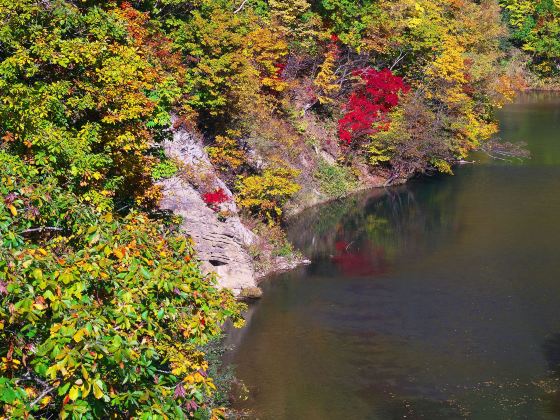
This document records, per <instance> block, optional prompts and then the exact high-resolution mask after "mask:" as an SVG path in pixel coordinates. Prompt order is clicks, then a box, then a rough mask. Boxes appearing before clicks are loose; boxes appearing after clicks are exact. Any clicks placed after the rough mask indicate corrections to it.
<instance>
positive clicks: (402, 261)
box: [228, 94, 560, 420]
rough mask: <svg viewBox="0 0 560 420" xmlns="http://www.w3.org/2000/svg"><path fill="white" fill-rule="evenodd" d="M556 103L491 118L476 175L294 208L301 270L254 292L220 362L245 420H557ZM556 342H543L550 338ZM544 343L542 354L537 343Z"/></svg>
mask: <svg viewBox="0 0 560 420" xmlns="http://www.w3.org/2000/svg"><path fill="white" fill-rule="evenodd" d="M559 110H560V96H558V95H556V96H554V95H540V94H536V95H527V96H524V97H522V98H520V100H519V102H518V103H516V104H515V105H512V106H510V107H508V108H506V109H505V110H503V112H501V114H500V120H501V121H502V137H503V138H505V139H508V140H512V141H519V140H524V141H527V142H528V144H529V148H530V149H531V152H532V153H533V159H531V161H529V162H525V163H523V164H518V163H514V164H504V163H502V162H497V161H487V162H485V164H484V165H476V166H475V165H473V166H465V167H461V168H458V169H457V174H456V176H454V177H434V178H428V179H422V180H416V181H413V182H411V183H410V184H408V185H406V186H402V187H398V188H392V189H387V190H374V191H370V192H367V193H363V194H358V195H356V196H353V197H350V198H348V199H345V200H341V201H338V202H334V203H331V204H328V205H325V206H320V207H317V208H314V209H310V210H309V211H307V212H305V213H304V214H302V215H301V216H299V217H298V218H297V219H296V220H294V221H293V222H292V223H291V225H290V226H289V236H290V238H291V240H292V241H293V242H294V244H295V245H296V246H297V247H298V248H299V249H301V250H302V252H303V253H304V254H306V255H307V256H309V257H310V258H311V259H312V261H313V263H312V264H311V265H310V266H308V267H303V268H300V269H298V270H295V271H294V272H290V273H285V274H282V275H280V276H277V277H275V278H273V279H270V280H269V281H267V282H265V283H264V284H263V288H264V292H265V293H264V297H263V299H262V300H261V301H260V302H258V303H256V304H255V305H253V306H252V307H251V308H250V311H249V313H248V322H247V327H246V328H245V329H243V330H241V331H239V332H235V333H233V334H232V335H231V337H230V342H231V343H233V344H234V345H235V346H236V350H235V351H234V352H233V353H231V354H230V355H229V356H228V360H230V361H231V362H232V363H233V364H235V365H236V366H237V374H238V376H239V377H240V378H241V379H242V380H243V381H244V382H245V383H246V384H247V386H248V388H249V390H250V396H249V399H248V400H247V401H244V402H238V403H236V408H240V409H250V410H251V412H252V415H251V418H258V419H279V420H280V419H290V420H291V419H306V420H307V419H309V420H313V419H321V420H324V419H325V420H328V419H340V418H351V419H354V418H356V419H372V420H373V419H380V420H386V419H387V420H389V419H404V418H406V419H455V418H468V419H493V420H494V419H497V420H499V419H508V420H509V419H554V418H560V399H559V398H558V396H557V395H558V394H557V393H556V391H557V390H558V389H560V388H559V387H558V384H559V382H560V334H556V333H557V332H558V331H560V311H558V297H559V296H560V281H559V279H560V258H559V252H558V238H560V223H559V222H558V214H560V194H558V191H560V138H559V136H558V133H559V132H560V111H559ZM555 334H556V335H555ZM543 343H544V344H543Z"/></svg>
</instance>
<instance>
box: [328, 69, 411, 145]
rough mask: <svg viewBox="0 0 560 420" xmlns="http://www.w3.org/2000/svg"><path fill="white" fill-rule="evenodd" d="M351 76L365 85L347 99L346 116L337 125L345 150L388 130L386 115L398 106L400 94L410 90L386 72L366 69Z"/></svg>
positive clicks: (399, 79)
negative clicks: (367, 137) (357, 142)
mask: <svg viewBox="0 0 560 420" xmlns="http://www.w3.org/2000/svg"><path fill="white" fill-rule="evenodd" d="M353 74H354V76H359V77H361V79H362V81H363V82H364V84H363V85H362V86H360V87H359V88H358V89H357V90H355V91H354V92H353V93H352V94H351V95H350V99H349V100H348V104H347V105H346V107H345V108H346V114H345V115H344V117H343V118H341V119H340V120H339V121H338V135H339V137H340V140H342V141H343V142H344V144H345V145H347V146H350V145H351V144H352V143H353V141H354V140H356V139H357V138H360V137H363V136H367V135H371V134H375V133H378V132H379V131H383V130H387V129H388V123H389V121H388V119H387V114H388V113H389V111H390V110H391V109H393V108H394V107H396V106H397V105H398V104H399V93H400V92H402V93H407V92H408V91H409V90H410V87H409V86H408V85H407V84H406V83H404V81H403V79H402V78H401V77H398V76H395V75H394V74H393V73H392V72H391V70H389V69H383V70H381V71H378V70H375V69H372V68H365V69H360V70H356V71H354V73H353Z"/></svg>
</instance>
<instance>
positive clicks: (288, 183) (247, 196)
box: [236, 168, 301, 225]
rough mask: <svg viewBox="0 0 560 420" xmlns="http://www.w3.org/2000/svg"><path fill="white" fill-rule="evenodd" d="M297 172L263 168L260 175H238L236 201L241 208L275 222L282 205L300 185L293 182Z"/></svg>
mask: <svg viewBox="0 0 560 420" xmlns="http://www.w3.org/2000/svg"><path fill="white" fill-rule="evenodd" d="M297 175H298V172H297V171H295V170H293V169H286V168H276V169H265V171H264V172H263V173H262V175H251V176H248V177H240V178H239V180H238V182H237V184H236V188H237V190H238V195H237V203H238V204H239V206H240V207H241V208H245V209H248V210H249V211H251V212H252V213H253V214H255V215H258V216H260V217H262V218H263V219H264V220H266V221H267V222H268V223H269V224H271V225H272V224H275V223H277V222H278V221H279V219H280V217H281V216H282V206H283V205H284V204H285V203H286V201H288V200H289V199H290V198H291V197H292V196H293V195H294V194H296V193H297V192H298V191H299V190H300V189H301V187H300V186H299V185H298V184H297V183H295V182H294V178H295V177H296V176H297Z"/></svg>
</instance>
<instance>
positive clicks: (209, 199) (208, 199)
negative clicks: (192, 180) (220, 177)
mask: <svg viewBox="0 0 560 420" xmlns="http://www.w3.org/2000/svg"><path fill="white" fill-rule="evenodd" d="M202 199H203V200H204V202H205V203H206V205H207V206H208V207H210V208H212V209H214V210H216V209H217V208H218V207H219V205H220V204H223V203H226V202H228V201H229V200H230V198H229V196H228V195H227V194H226V192H225V191H224V190H223V189H222V188H218V189H216V191H214V192H210V193H206V194H204V195H203V196H202Z"/></svg>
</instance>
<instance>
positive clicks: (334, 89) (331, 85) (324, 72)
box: [313, 44, 340, 104]
mask: <svg viewBox="0 0 560 420" xmlns="http://www.w3.org/2000/svg"><path fill="white" fill-rule="evenodd" d="M338 55H339V51H338V48H337V47H336V45H334V44H333V45H332V46H331V48H329V49H328V51H327V52H326V54H325V61H323V64H321V67H320V68H319V73H317V76H316V77H315V80H314V81H313V84H314V85H315V88H316V89H317V92H318V98H319V102H321V103H322V104H329V103H332V102H333V99H332V97H333V96H334V95H335V94H337V93H338V92H339V91H340V85H339V84H338V83H337V76H336V74H335V72H334V71H335V65H336V60H337V59H338Z"/></svg>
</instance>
